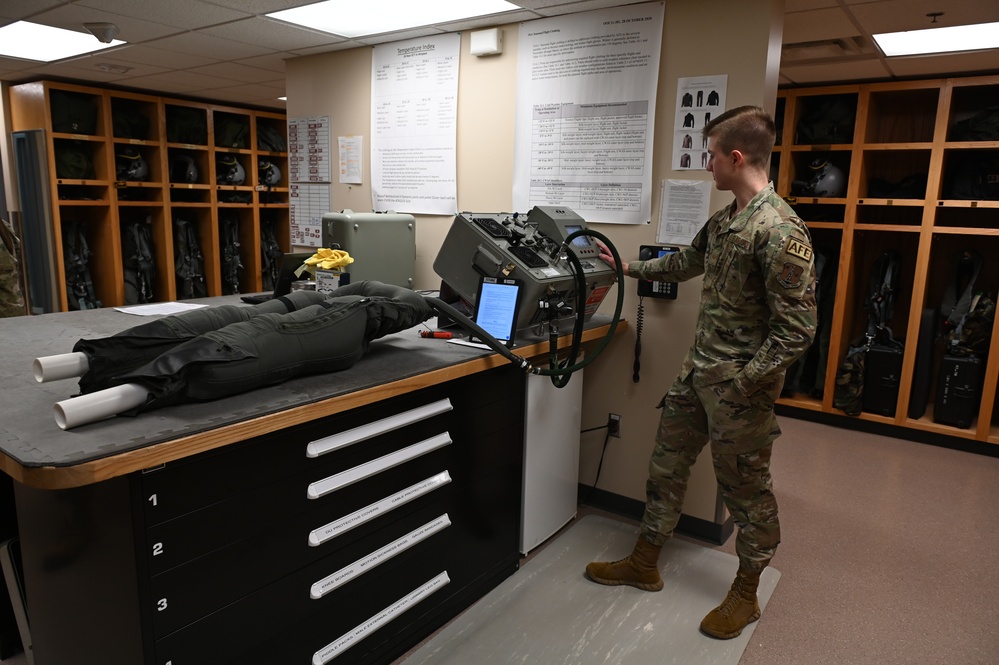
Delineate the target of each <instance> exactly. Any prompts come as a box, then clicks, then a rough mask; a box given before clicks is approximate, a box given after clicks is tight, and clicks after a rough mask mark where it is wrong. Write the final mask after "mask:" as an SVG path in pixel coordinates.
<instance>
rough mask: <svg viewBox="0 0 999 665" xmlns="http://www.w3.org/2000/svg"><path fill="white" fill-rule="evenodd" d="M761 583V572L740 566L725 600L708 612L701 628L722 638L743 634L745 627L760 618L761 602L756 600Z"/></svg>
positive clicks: (727, 638)
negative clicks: (753, 571) (749, 570)
mask: <svg viewBox="0 0 999 665" xmlns="http://www.w3.org/2000/svg"><path fill="white" fill-rule="evenodd" d="M759 585H760V574H759V573H751V572H748V571H745V570H743V569H741V568H740V569H739V572H738V573H737V574H736V576H735V581H734V582H732V588H731V589H730V590H729V592H728V595H727V596H725V601H724V602H723V603H722V604H721V605H719V606H718V607H716V608H715V609H713V610H711V611H710V612H708V615H707V616H706V617H704V619H703V620H702V621H701V630H702V631H703V632H704V633H706V634H708V635H710V636H711V637H717V638H718V639H721V640H729V639H732V638H733V637H738V636H739V635H741V634H742V629H743V628H745V627H746V626H747V625H748V624H750V623H752V622H754V621H756V620H757V619H759V618H760V604H759V603H758V602H757V600H756V589H757V588H758V587H759Z"/></svg>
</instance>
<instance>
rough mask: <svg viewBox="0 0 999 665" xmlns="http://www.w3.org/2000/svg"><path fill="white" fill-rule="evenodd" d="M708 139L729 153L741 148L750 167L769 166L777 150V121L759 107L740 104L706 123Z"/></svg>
mask: <svg viewBox="0 0 999 665" xmlns="http://www.w3.org/2000/svg"><path fill="white" fill-rule="evenodd" d="M703 134H704V137H705V138H713V139H714V142H715V145H717V146H718V147H719V148H721V149H722V150H725V151H726V152H731V151H732V150H738V151H739V152H741V153H742V154H743V155H744V156H745V158H746V161H747V162H748V163H749V165H750V166H755V167H757V168H761V169H765V168H766V167H767V160H769V159H770V153H771V152H773V149H774V140H775V138H776V136H777V129H776V127H775V126H774V120H773V118H771V117H770V114H769V113H767V112H766V111H765V110H764V109H762V108H760V107H759V106H740V107H738V108H734V109H731V110H729V111H725V112H724V113H722V114H721V115H720V116H718V117H717V118H715V119H714V120H712V121H711V122H709V123H708V124H707V125H705V126H704V130H703Z"/></svg>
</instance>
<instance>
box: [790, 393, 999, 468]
mask: <svg viewBox="0 0 999 665" xmlns="http://www.w3.org/2000/svg"><path fill="white" fill-rule="evenodd" d="M775 410H776V412H777V415H778V416H787V417H789V418H797V419H799V420H808V421H811V422H815V423H822V424H823V425H831V426H833V427H839V428H841V429H852V430H856V431H858V432H867V433H868V434H877V435H879V436H888V437H891V438H893V439H903V440H905V441H915V442H916V443H925V444H929V445H931V446H939V447H941V448H950V449H951V450H960V451H963V452H966V453H975V454H977V455H987V456H989V457H999V446H997V445H996V444H994V443H986V442H984V441H975V440H972V439H962V438H959V437H956V436H947V435H946V434H937V433H936V432H926V431H923V430H918V429H912V428H909V427H899V426H898V425H888V424H885V423H878V422H874V421H871V420H861V419H860V418H851V417H850V416H846V415H840V414H838V413H823V412H822V411H813V410H811V409H801V408H799V407H796V406H788V405H786V404H777V405H776V408H775Z"/></svg>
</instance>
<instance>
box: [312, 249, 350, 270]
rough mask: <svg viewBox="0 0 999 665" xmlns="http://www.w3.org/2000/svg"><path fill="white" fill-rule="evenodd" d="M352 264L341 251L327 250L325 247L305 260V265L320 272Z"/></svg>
mask: <svg viewBox="0 0 999 665" xmlns="http://www.w3.org/2000/svg"><path fill="white" fill-rule="evenodd" d="M353 262H354V259H352V258H350V254H348V253H347V252H345V251H344V250H342V249H328V248H326V247H323V248H321V249H320V250H319V251H318V252H316V253H315V254H313V255H312V256H311V257H309V258H307V259H305V265H307V266H314V267H315V268H319V269H321V270H334V269H336V268H343V267H344V266H348V265H350V264H351V263H353Z"/></svg>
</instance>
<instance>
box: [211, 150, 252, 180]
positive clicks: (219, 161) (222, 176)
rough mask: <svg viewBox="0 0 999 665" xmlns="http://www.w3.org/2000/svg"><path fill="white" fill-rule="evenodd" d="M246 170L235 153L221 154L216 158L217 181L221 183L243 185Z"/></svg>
mask: <svg viewBox="0 0 999 665" xmlns="http://www.w3.org/2000/svg"><path fill="white" fill-rule="evenodd" d="M245 180H246V171H244V170H243V165H242V164H240V163H239V161H238V160H237V159H236V157H235V156H233V155H219V156H218V157H217V158H216V159H215V182H216V183H217V184H219V185H242V184H243V182H244V181H245Z"/></svg>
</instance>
